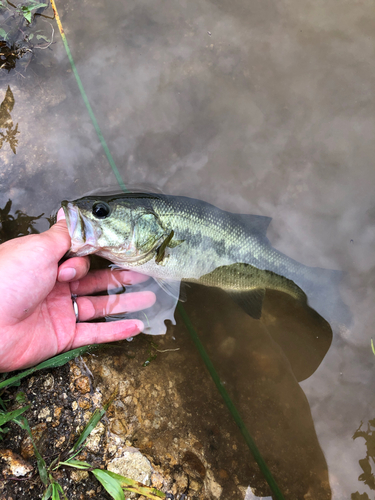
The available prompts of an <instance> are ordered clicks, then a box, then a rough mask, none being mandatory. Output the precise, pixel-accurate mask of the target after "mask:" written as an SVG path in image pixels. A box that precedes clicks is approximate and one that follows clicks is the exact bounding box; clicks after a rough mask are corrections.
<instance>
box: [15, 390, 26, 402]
mask: <svg viewBox="0 0 375 500" xmlns="http://www.w3.org/2000/svg"><path fill="white" fill-rule="evenodd" d="M16 401H17V403H26V394H25V393H24V392H22V391H20V392H17V394H16Z"/></svg>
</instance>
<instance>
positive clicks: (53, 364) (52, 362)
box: [0, 344, 99, 389]
mask: <svg viewBox="0 0 375 500" xmlns="http://www.w3.org/2000/svg"><path fill="white" fill-rule="evenodd" d="M97 347H99V346H98V345H97V344H91V345H86V346H83V347H78V349H73V350H72V351H67V352H63V353H62V354H59V355H58V356H55V357H53V358H50V359H47V360H46V361H43V363H39V365H37V366H34V367H33V368H29V369H28V370H26V371H24V372H21V373H19V374H18V375H15V376H14V377H11V378H8V379H6V380H4V381H2V382H0V389H2V388H3V387H9V386H10V385H11V384H14V383H16V382H18V381H19V380H21V379H22V378H24V377H27V376H28V375H30V374H31V373H34V372H36V371H37V370H44V369H45V368H57V367H58V366H63V365H65V364H66V363H68V362H69V361H71V360H72V359H74V358H76V357H77V356H81V355H82V354H84V353H85V352H91V351H93V350H94V349H96V348H97Z"/></svg>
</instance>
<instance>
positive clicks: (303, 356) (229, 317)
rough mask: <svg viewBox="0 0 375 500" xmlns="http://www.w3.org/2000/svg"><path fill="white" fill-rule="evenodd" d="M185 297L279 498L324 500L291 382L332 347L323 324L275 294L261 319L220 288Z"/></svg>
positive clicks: (315, 455) (302, 402)
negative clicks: (282, 495) (273, 481)
mask: <svg viewBox="0 0 375 500" xmlns="http://www.w3.org/2000/svg"><path fill="white" fill-rule="evenodd" d="M187 293H188V301H187V303H186V304H185V305H184V307H185V309H186V311H187V312H188V314H189V316H190V318H191V320H192V323H193V325H194V326H195V328H196V329H197V331H198V332H199V336H200V338H201V341H202V342H203V343H204V345H205V348H206V350H207V352H208V354H209V356H210V358H211V360H212V362H213V363H214V366H215V367H216V369H217V371H218V373H219V375H220V377H221V380H222V383H223V384H224V385H225V387H226V389H227V391H228V392H229V394H230V396H231V398H232V400H233V401H234V403H235V405H236V406H237V409H238V410H239V412H240V414H241V416H242V419H243V420H244V422H245V424H246V426H247V428H248V430H249V432H250V434H251V435H252V436H253V438H254V439H255V441H256V444H257V446H258V448H259V450H260V452H261V454H262V456H263V457H264V459H265V460H266V463H267V465H268V467H269V468H270V470H271V472H272V474H273V475H274V477H275V479H276V481H277V483H278V485H279V487H280V489H281V491H282V492H283V493H284V494H285V498H293V499H302V498H319V499H320V500H325V499H327V500H328V499H330V498H331V490H330V486H329V480H328V470H327V464H326V460H325V457H324V455H323V452H322V450H321V448H320V445H319V442H318V439H317V436H316V433H315V428H314V423H313V420H312V416H311V412H310V407H309V404H308V402H307V399H306V397H305V395H304V393H303V391H302V389H301V388H300V386H299V384H298V380H301V379H303V378H306V377H308V376H310V375H311V374H312V373H313V372H314V371H315V370H316V369H317V367H318V366H319V364H320V363H321V361H322V359H323V358H324V356H325V354H326V352H327V350H328V348H329V346H330V344H331V340H332V331H331V329H330V327H329V325H328V323H327V322H326V321H324V320H323V319H322V318H321V317H320V316H319V315H318V314H316V313H314V311H311V310H308V309H306V308H303V307H302V306H301V305H300V304H298V302H297V301H295V300H294V303H293V301H292V302H290V300H291V299H290V297H287V296H286V295H285V294H282V293H273V294H269V293H268V291H267V294H266V300H265V303H264V312H263V316H262V319H261V320H254V319H252V318H251V317H250V316H249V315H247V314H246V313H245V312H244V311H243V310H242V309H241V308H240V307H239V306H238V305H237V304H235V303H234V302H233V301H232V300H231V299H230V298H229V297H228V295H227V294H226V293H225V292H223V291H222V290H219V289H214V288H205V287H202V286H199V285H194V286H193V287H192V288H190V289H189V290H188V292H187ZM249 483H251V478H249ZM263 493H264V491H263Z"/></svg>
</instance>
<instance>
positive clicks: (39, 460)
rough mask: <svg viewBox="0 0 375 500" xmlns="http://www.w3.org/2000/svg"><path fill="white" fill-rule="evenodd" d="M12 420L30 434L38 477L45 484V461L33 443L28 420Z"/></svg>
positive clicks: (46, 480) (46, 473)
mask: <svg viewBox="0 0 375 500" xmlns="http://www.w3.org/2000/svg"><path fill="white" fill-rule="evenodd" d="M14 422H16V424H18V425H19V426H20V427H21V429H23V430H25V431H27V433H28V435H29V436H30V439H31V443H32V445H33V448H34V454H35V456H36V460H37V464H38V471H39V476H40V479H41V480H42V482H43V484H45V485H46V486H47V484H48V483H49V481H48V472H47V466H46V463H45V461H44V460H43V457H42V455H41V454H40V453H39V450H38V448H37V447H36V444H35V441H34V438H33V435H32V432H31V429H30V426H29V423H28V421H27V420H26V418H25V417H17V419H15V420H14Z"/></svg>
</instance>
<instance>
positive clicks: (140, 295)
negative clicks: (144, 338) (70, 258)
mask: <svg viewBox="0 0 375 500" xmlns="http://www.w3.org/2000/svg"><path fill="white" fill-rule="evenodd" d="M155 301H156V297H155V294H154V293H153V292H149V291H145V292H134V293H121V294H118V295H104V296H99V297H78V298H77V305H78V319H79V321H88V320H91V319H96V318H103V317H104V316H109V315H110V314H120V313H129V312H135V311H140V310H141V309H147V308H148V307H151V306H152V305H153V304H155Z"/></svg>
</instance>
